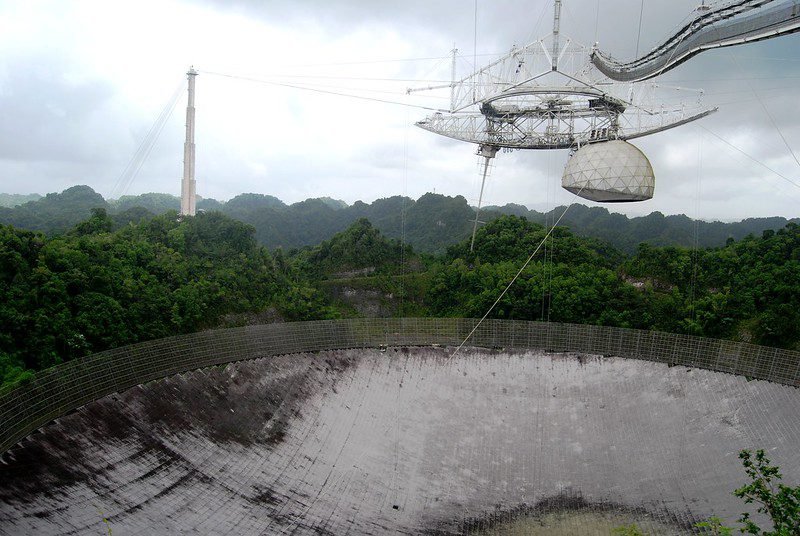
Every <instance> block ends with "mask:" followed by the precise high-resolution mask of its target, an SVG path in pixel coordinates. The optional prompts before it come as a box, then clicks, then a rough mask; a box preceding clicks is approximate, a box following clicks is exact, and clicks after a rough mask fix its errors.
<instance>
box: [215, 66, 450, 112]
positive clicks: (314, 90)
mask: <svg viewBox="0 0 800 536" xmlns="http://www.w3.org/2000/svg"><path fill="white" fill-rule="evenodd" d="M200 72H202V73H204V74H210V75H212V76H219V77H221V78H231V79H235V80H245V81H248V82H255V83H257V84H265V85H270V86H279V87H286V88H291V89H300V90H303V91H310V92H312V93H322V94H324V95H336V96H338V97H347V98H351V99H359V100H364V101H370V102H381V103H383V104H394V105H396V106H405V107H407V108H418V109H420V110H428V111H432V112H442V113H449V110H446V109H444V108H434V107H432V106H422V105H419V104H408V103H406V102H399V101H392V100H388V99H379V98H376V97H365V96H363V95H353V94H352V93H343V92H340V91H330V90H325V89H319V88H313V87H308V86H299V85H297V84H288V83H286V82H275V81H272V80H263V79H259V78H252V77H249V76H239V75H233V74H225V73H218V72H214V71H200Z"/></svg>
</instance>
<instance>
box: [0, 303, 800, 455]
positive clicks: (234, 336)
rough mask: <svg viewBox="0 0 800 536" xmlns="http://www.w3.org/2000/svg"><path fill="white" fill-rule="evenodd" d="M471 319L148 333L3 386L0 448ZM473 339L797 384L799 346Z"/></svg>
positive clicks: (405, 341) (419, 339) (558, 336)
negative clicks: (150, 391)
mask: <svg viewBox="0 0 800 536" xmlns="http://www.w3.org/2000/svg"><path fill="white" fill-rule="evenodd" d="M476 323H477V320H474V319H466V318H391V319H390V318H366V319H348V320H323V321H314V322H292V323H285V324H267V325H260V326H247V327H240V328H231V329H221V330H214V331H204V332H200V333H193V334H189V335H181V336H177V337H168V338H166V339H158V340H154V341H148V342H143V343H139V344H134V345H130V346H125V347H122V348H116V349H114V350H108V351H105V352H101V353H98V354H94V355H91V356H88V357H85V358H82V359H77V360H74V361H69V362H67V363H64V364H61V365H58V366H56V367H53V368H50V369H47V370H44V371H42V372H39V373H38V374H36V376H35V377H34V378H33V379H32V380H31V381H29V382H27V383H25V384H24V385H20V386H17V387H15V388H14V389H11V390H8V391H6V392H4V393H0V454H2V453H4V452H5V451H6V450H8V449H9V448H10V447H11V446H13V445H14V444H15V443H17V442H18V441H20V440H21V439H23V438H25V437H26V436H27V435H28V434H30V433H31V432H33V431H35V430H36V429H37V428H39V427H41V426H42V425H44V424H46V423H48V422H50V421H51V420H53V419H56V418H58V417H60V416H62V415H64V414H66V413H68V412H70V411H72V410H74V409H77V408H79V407H80V406H82V405H84V404H86V403H88V402H91V401H93V400H97V399H98V398H101V397H103V396H105V395H107V394H110V393H113V392H121V391H124V390H126V389H129V388H131V387H133V386H135V385H139V384H142V383H146V382H148V381H152V380H156V379H159V378H164V377H167V376H171V375H173V374H177V373H180V372H185V371H190V370H195V369H200V368H204V367H210V366H214V365H222V364H226V363H231V362H235V361H242V360H247V359H254V358H259V357H268V356H273V355H281V354H292V353H301V352H317V351H321V350H338V349H347V348H377V347H381V346H427V345H434V344H438V345H442V346H457V345H458V344H460V343H461V342H462V341H463V340H464V338H465V337H466V336H467V335H468V334H469V333H470V331H471V330H472V329H473V328H474V327H475V324H476ZM467 344H468V346H472V347H488V348H506V349H518V350H523V349H540V350H545V351H550V352H581V353H590V354H599V355H606V356H618V357H627V358H635V359H643V360H647V361H656V362H660V363H668V364H672V365H685V366H688V367H698V368H704V369H709V370H714V371H720V372H726V373H730V374H737V375H742V376H747V377H750V378H756V379H762V380H769V381H772V382H777V383H782V384H786V385H791V386H795V387H800V352H796V351H791V350H781V349H778V348H768V347H764V346H756V345H752V344H747V343H741V342H732V341H727V340H720V339H705V338H702V337H692V336H688V335H679V334H673V333H662V332H656V331H642V330H635V329H624V328H614V327H607V326H593V325H581V324H557V323H546V322H527V321H518V320H486V321H484V322H483V323H482V324H481V325H480V327H479V328H478V329H477V330H475V333H473V335H472V337H471V339H470V341H468V343H467Z"/></svg>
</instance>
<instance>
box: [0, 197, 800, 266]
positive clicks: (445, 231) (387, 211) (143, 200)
mask: <svg viewBox="0 0 800 536" xmlns="http://www.w3.org/2000/svg"><path fill="white" fill-rule="evenodd" d="M15 199H17V200H19V199H18V198H15ZM179 207H180V200H179V199H178V198H177V197H174V196H171V195H168V194H159V193H149V194H142V195H137V196H123V197H121V198H120V199H116V200H109V201H106V200H104V199H103V198H102V196H100V195H99V194H97V193H96V192H94V190H92V189H91V188H89V187H88V186H74V187H72V188H69V189H68V190H65V191H64V192H62V193H60V194H48V195H47V197H45V198H42V199H39V200H35V201H33V202H30V203H26V204H22V205H20V206H17V207H15V208H2V207H0V223H5V224H10V225H14V226H15V227H21V228H23V229H28V230H30V231H41V232H44V233H46V234H55V233H63V232H65V231H67V230H69V229H70V228H71V227H72V226H74V225H76V224H78V223H79V222H80V221H83V220H85V219H86V218H88V217H89V214H90V211H91V209H92V208H104V209H106V210H107V211H108V213H109V214H111V215H112V217H114V218H115V219H119V220H120V221H122V222H125V221H138V219H140V218H141V217H146V216H153V215H157V214H163V213H165V212H167V211H177V210H178V209H179ZM197 207H198V209H200V210H205V211H221V212H223V213H224V214H227V215H228V216H230V217H232V218H234V219H237V220H239V221H242V222H244V223H248V224H250V225H252V226H253V227H254V228H255V230H256V239H257V240H258V242H259V243H260V244H262V245H264V246H267V247H268V248H270V249H274V248H276V247H283V248H285V249H291V248H300V247H304V246H313V245H316V244H319V243H320V242H322V241H323V240H329V239H330V238H331V237H332V236H333V235H334V234H335V233H338V232H340V231H343V230H345V229H346V228H347V227H348V226H350V225H351V224H352V223H353V222H355V221H356V220H358V219H360V218H367V219H368V220H369V221H370V222H371V223H372V225H374V226H375V228H376V229H378V230H379V231H380V232H381V233H382V234H384V235H385V236H388V237H390V238H397V239H400V238H403V239H404V241H405V243H407V244H410V245H412V246H413V247H414V248H415V249H416V250H417V251H420V252H424V253H436V254H441V253H444V252H445V250H446V249H447V247H448V246H451V245H452V244H455V243H457V242H459V241H461V240H463V239H465V238H466V237H467V236H469V234H470V232H471V229H472V226H471V224H470V221H471V220H472V219H473V218H474V216H475V212H474V209H473V208H471V207H470V206H469V205H468V203H467V200H466V199H464V198H463V197H460V196H459V197H447V196H443V195H436V194H425V195H423V196H422V197H420V198H419V199H417V200H416V201H415V200H413V199H409V198H404V197H400V196H395V197H390V198H386V199H378V200H376V201H374V202H373V203H370V204H367V203H362V202H360V201H358V202H356V203H354V204H353V205H351V206H348V205H347V204H345V203H344V202H342V201H337V200H334V199H330V198H327V197H322V198H318V199H307V200H305V201H302V202H300V203H295V204H293V205H286V204H284V203H283V202H282V201H281V200H280V199H277V198H276V197H272V196H269V195H262V194H242V195H239V196H236V197H234V198H233V199H231V200H230V201H228V202H226V203H220V202H219V201H216V200H214V199H198V202H197ZM563 210H564V207H558V208H555V209H554V210H552V211H550V212H548V213H541V212H536V211H533V210H528V209H527V208H526V207H524V206H522V205H513V204H509V205H505V206H503V207H487V208H486V209H485V210H484V211H482V212H481V219H482V220H484V221H491V220H493V219H496V218H498V217H499V216H501V215H503V214H508V215H515V216H523V217H525V218H527V219H528V220H530V221H532V222H535V223H540V224H545V223H547V222H551V223H552V222H553V221H555V218H557V217H558V216H559V215H561V213H562V212H563ZM793 221H795V222H796V223H800V221H798V220H793ZM787 223H789V222H788V221H787V220H786V219H785V218H777V217H776V218H755V219H748V220H744V221H741V222H737V223H721V222H704V221H694V220H691V219H690V218H688V217H686V216H683V215H678V216H664V215H663V214H661V213H660V212H654V213H652V214H650V215H648V216H644V217H640V218H628V217H627V216H623V215H621V214H614V213H610V212H609V211H608V210H606V209H605V208H602V207H593V208H589V207H586V206H584V205H581V204H575V205H573V206H572V207H571V209H570V211H569V212H568V213H567V214H566V216H565V217H564V219H563V220H562V222H561V224H562V225H563V226H565V227H568V228H569V229H570V230H571V231H572V232H573V233H574V234H576V235H578V236H586V237H594V238H599V239H601V240H605V241H606V242H608V243H610V244H612V245H613V246H614V247H615V248H617V249H619V250H621V251H623V252H625V253H629V254H632V253H635V251H636V248H637V247H638V245H639V244H640V243H643V242H644V243H648V244H651V245H655V246H668V245H673V246H685V247H690V246H694V245H695V244H696V245H697V246H699V247H717V246H723V245H724V244H725V243H726V241H727V240H728V239H729V238H733V239H735V240H741V239H742V238H744V237H745V236H747V235H749V234H755V235H760V234H761V233H762V232H763V231H765V230H768V229H779V228H781V227H784V226H785V225H786V224H787Z"/></svg>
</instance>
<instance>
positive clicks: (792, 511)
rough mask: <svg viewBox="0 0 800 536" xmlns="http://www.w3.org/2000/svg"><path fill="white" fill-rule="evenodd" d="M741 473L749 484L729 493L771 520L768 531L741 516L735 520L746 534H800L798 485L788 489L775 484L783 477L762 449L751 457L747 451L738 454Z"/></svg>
mask: <svg viewBox="0 0 800 536" xmlns="http://www.w3.org/2000/svg"><path fill="white" fill-rule="evenodd" d="M739 458H740V459H741V460H742V465H744V470H745V472H746V473H747V476H749V477H750V479H751V480H752V482H750V483H749V484H746V485H744V486H742V487H741V488H738V489H737V490H736V491H734V492H733V494H734V495H736V496H737V497H739V498H740V499H744V502H745V503H746V504H752V503H755V504H758V505H759V506H758V508H756V510H757V511H758V512H760V513H762V514H767V515H769V517H770V518H771V519H772V531H770V532H767V531H763V530H762V529H761V527H759V526H758V525H756V524H755V523H754V522H753V520H752V519H750V514H748V513H747V512H745V513H743V514H742V516H741V517H740V518H739V521H740V522H741V523H743V524H744V528H743V529H741V531H742V532H743V533H746V534H761V535H762V536H792V535H795V536H796V535H797V534H800V486H798V487H794V488H793V487H789V486H786V485H784V484H781V483H779V482H777V481H778V480H781V479H782V478H783V475H782V474H781V473H780V469H779V468H778V467H776V466H774V465H770V460H769V458H767V455H766V454H765V453H764V451H763V450H762V449H759V450H757V451H756V452H755V454H753V452H752V451H750V450H743V451H741V452H740V453H739Z"/></svg>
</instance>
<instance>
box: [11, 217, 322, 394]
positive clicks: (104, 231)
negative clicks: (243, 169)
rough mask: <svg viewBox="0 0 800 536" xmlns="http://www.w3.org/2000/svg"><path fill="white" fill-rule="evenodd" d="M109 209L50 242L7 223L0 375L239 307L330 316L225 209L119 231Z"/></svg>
mask: <svg viewBox="0 0 800 536" xmlns="http://www.w3.org/2000/svg"><path fill="white" fill-rule="evenodd" d="M114 225H115V224H114V221H113V220H112V219H111V218H110V217H109V216H108V215H107V214H106V212H105V210H103V209H95V210H94V212H93V214H92V216H91V218H90V219H88V220H86V221H84V222H82V223H80V224H78V225H77V226H76V227H74V228H73V229H72V230H71V231H70V232H69V233H66V234H64V235H61V236H57V237H54V238H47V237H46V236H44V235H42V234H39V233H33V232H30V231H23V230H19V229H15V228H13V227H10V226H0V325H2V326H3V329H2V332H0V374H1V375H2V377H3V378H4V379H6V380H11V379H13V378H15V377H17V376H19V375H21V374H23V371H25V370H37V369H41V368H45V367H48V366H51V365H54V364H57V363H59V362H61V361H65V360H68V359H72V358H75V357H80V356H83V355H86V354H89V353H92V352H96V351H100V350H104V349H108V348H112V347H117V346H121V345H125V344H130V343H134V342H137V341H142V340H148V339H154V338H159V337H165V336H168V335H174V334H177V333H186V332H192V331H197V330H200V329H204V328H208V327H213V326H218V325H221V324H224V323H225V322H226V321H228V320H230V319H231V318H233V319H234V320H233V321H236V320H235V319H236V317H235V316H233V317H232V316H231V315H241V314H243V313H255V312H262V313H263V312H265V311H267V312H269V311H273V313H272V314H273V316H279V317H281V318H285V319H288V320H293V319H303V318H307V317H309V316H314V317H316V318H319V317H325V316H326V315H327V314H333V312H332V311H331V310H328V309H326V308H325V306H324V304H323V301H322V297H321V296H319V294H318V292H317V291H316V290H315V289H314V288H313V287H311V286H310V285H309V284H308V283H307V282H305V281H304V280H303V279H302V278H301V276H300V275H299V272H296V271H292V270H291V269H290V268H289V267H287V266H286V265H285V263H280V262H277V263H276V259H275V258H273V257H272V256H270V255H269V254H268V253H267V251H266V250H265V249H264V248H262V247H260V246H258V245H257V243H256V240H255V238H254V231H253V228H252V227H250V226H247V225H245V224H243V223H240V222H237V221H235V220H231V219H230V218H228V217H226V216H224V215H222V214H219V213H208V214H202V215H200V216H198V217H195V218H186V219H185V220H183V221H178V218H177V214H176V213H174V212H173V213H169V214H167V215H165V216H159V217H155V218H152V219H150V220H149V221H146V222H143V223H138V224H133V223H129V224H127V225H125V226H123V227H122V228H120V229H119V230H117V231H113V230H112V229H113V227H114Z"/></svg>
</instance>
